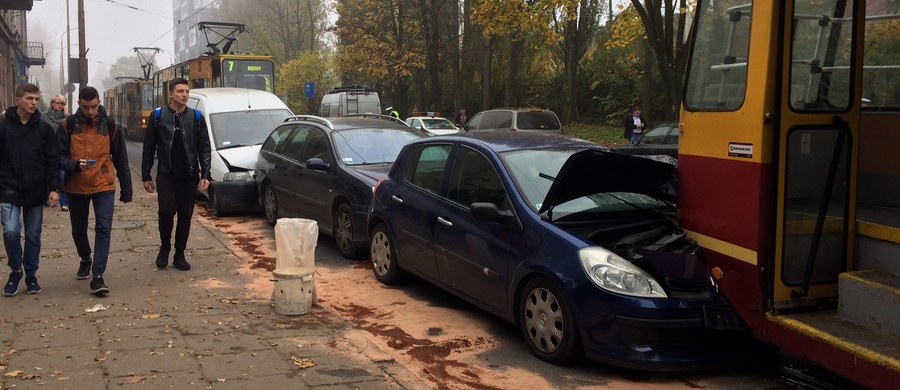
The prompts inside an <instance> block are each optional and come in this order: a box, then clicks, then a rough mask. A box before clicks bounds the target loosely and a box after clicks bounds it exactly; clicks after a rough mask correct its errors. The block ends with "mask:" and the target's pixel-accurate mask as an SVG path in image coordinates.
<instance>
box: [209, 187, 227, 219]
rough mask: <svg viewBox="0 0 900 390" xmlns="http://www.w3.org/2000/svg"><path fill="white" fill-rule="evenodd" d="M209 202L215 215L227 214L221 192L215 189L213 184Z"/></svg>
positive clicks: (210, 188)
mask: <svg viewBox="0 0 900 390" xmlns="http://www.w3.org/2000/svg"><path fill="white" fill-rule="evenodd" d="M209 203H210V206H212V209H213V214H214V215H215V216H217V217H222V216H224V215H225V211H224V210H222V200H221V199H219V193H218V192H216V191H215V190H213V187H212V186H209Z"/></svg>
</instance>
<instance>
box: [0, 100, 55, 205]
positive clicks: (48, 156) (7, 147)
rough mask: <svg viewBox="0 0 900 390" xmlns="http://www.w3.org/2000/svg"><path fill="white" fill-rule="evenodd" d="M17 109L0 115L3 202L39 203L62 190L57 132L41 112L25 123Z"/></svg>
mask: <svg viewBox="0 0 900 390" xmlns="http://www.w3.org/2000/svg"><path fill="white" fill-rule="evenodd" d="M17 108H18V107H15V106H13V107H10V108H8V109H7V110H6V113H5V114H4V115H3V118H0V203H12V204H14V205H17V206H22V207H31V206H39V205H43V204H44V203H47V196H48V195H50V191H59V155H58V154H57V149H56V133H55V132H54V129H53V128H52V127H51V126H50V124H49V123H47V122H45V121H44V120H42V119H41V113H40V112H39V111H35V112H34V114H31V118H29V119H28V123H27V124H24V125H23V124H22V120H21V119H19V114H18V113H17V112H16V109H17Z"/></svg>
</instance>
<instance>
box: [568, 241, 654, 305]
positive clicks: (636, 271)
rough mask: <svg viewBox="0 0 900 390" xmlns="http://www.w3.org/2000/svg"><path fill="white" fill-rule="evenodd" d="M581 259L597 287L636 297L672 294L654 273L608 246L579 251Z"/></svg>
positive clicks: (586, 271) (585, 270)
mask: <svg viewBox="0 0 900 390" xmlns="http://www.w3.org/2000/svg"><path fill="white" fill-rule="evenodd" d="M578 258H579V259H580V260H581V267H582V268H583V269H584V272H585V273H586V274H587V275H588V278H590V279H591V281H592V282H593V283H594V284H595V285H596V286H597V287H600V288H602V289H604V290H607V291H611V292H614V293H619V294H625V295H633V296H636V297H645V298H666V297H668V295H666V292H665V291H663V289H662V286H660V285H659V283H658V282H657V281H656V279H654V278H653V277H652V276H650V274H648V273H647V272H646V271H644V270H642V269H640V268H638V267H637V266H636V265H634V264H632V263H631V262H630V261H628V260H625V259H623V258H621V257H619V255H616V254H615V253H613V252H610V251H608V250H606V249H604V248H601V247H588V248H583V249H581V250H579V251H578Z"/></svg>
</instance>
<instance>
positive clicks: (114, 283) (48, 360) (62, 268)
mask: <svg viewBox="0 0 900 390" xmlns="http://www.w3.org/2000/svg"><path fill="white" fill-rule="evenodd" d="M132 171H134V169H132ZM132 175H133V179H134V183H133V184H134V189H135V193H134V202H132V203H129V204H122V203H120V202H116V212H115V220H114V222H113V232H112V246H111V248H110V259H109V265H108V268H107V273H106V275H104V277H105V279H106V284H107V285H108V286H109V288H110V294H109V295H108V296H106V297H95V296H94V295H91V294H90V291H89V288H88V282H89V281H88V280H76V279H75V271H76V269H77V268H78V257H77V255H76V253H75V248H74V245H73V244H72V238H71V235H70V234H71V233H70V232H71V231H70V229H69V216H68V213H66V212H63V211H61V210H60V209H59V208H52V209H45V213H44V231H43V233H44V234H43V242H42V244H43V246H42V249H41V268H40V270H39V271H38V278H39V281H40V284H41V288H42V289H43V292H42V293H40V294H36V295H30V294H26V293H25V284H24V282H23V283H22V284H21V285H20V287H19V293H18V294H17V295H16V296H15V297H0V305H2V306H0V308H2V312H3V316H2V318H3V319H2V320H0V336H2V340H3V345H2V349H0V372H2V373H4V375H3V376H2V377H0V388H3V389H6V388H12V387H15V388H17V389H30V388H39V387H40V388H52V389H113V388H128V389H159V388H177V389H216V390H218V389H247V388H248V385H253V386H254V387H255V388H263V389H272V390H274V389H288V388H290V389H303V388H320V387H326V386H327V387H331V386H336V387H337V388H346V389H354V388H364V389H424V388H428V387H429V386H428V385H427V384H426V382H423V381H422V380H420V379H419V378H417V377H416V376H415V375H414V374H413V373H412V372H410V371H408V370H407V369H406V368H405V367H403V366H402V365H400V364H399V363H397V362H395V361H394V360H393V359H392V358H391V357H390V356H389V355H388V354H386V353H384V352H383V351H381V350H380V349H379V348H378V347H377V346H376V345H375V344H373V343H371V342H369V341H368V340H369V337H371V336H370V335H368V334H367V333H365V332H364V331H362V330H359V329H356V328H354V327H353V325H352V324H350V323H348V322H346V321H344V320H343V319H341V318H340V317H338V316H337V315H335V314H333V313H331V312H329V311H327V310H325V309H323V308H321V307H319V306H313V311H312V312H311V313H309V314H306V315H303V316H295V317H287V316H282V315H279V314H276V313H275V312H274V310H273V308H272V306H271V304H270V301H271V299H270V298H271V297H268V296H260V295H261V294H258V293H254V292H253V290H252V289H251V288H250V286H251V285H252V284H253V283H254V282H256V283H259V282H260V280H259V278H260V277H265V275H252V274H248V273H246V272H244V271H242V269H246V267H243V268H242V266H244V265H245V264H244V261H243V260H242V259H240V258H239V257H237V256H236V255H235V254H234V253H233V252H232V251H231V250H230V249H229V246H228V245H229V238H228V237H226V236H225V235H223V234H222V233H220V232H219V231H218V229H216V227H215V226H212V224H211V223H208V222H203V223H201V221H199V220H200V219H198V218H196V213H195V220H194V224H193V227H192V229H191V238H190V242H189V244H188V253H187V255H188V256H187V257H188V260H189V261H190V263H191V265H192V267H193V269H192V270H191V271H188V272H182V271H178V270H175V269H173V268H172V267H171V265H170V266H169V267H168V268H166V269H165V270H157V269H156V267H155V265H154V260H155V258H156V251H157V249H158V242H159V240H158V231H157V223H156V218H157V217H156V209H157V208H156V198H154V197H151V196H150V195H149V194H147V193H146V192H144V190H143V188H142V187H141V185H140V183H139V181H138V180H139V178H140V175H139V174H134V173H133V174H132ZM117 197H118V195H117ZM91 218H92V220H91V223H90V226H91V236H93V211H92V212H91ZM91 244H92V245H93V238H92V239H91ZM0 262H2V267H0V269H2V272H0V278H2V282H3V283H5V281H6V278H7V276H8V274H9V268H8V267H7V266H6V253H5V251H0ZM91 309H92V310H91Z"/></svg>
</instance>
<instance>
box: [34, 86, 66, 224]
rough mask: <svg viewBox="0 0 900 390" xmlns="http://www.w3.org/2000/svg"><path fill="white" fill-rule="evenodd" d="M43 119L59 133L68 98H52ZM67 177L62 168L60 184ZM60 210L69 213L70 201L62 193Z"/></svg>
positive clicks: (60, 195) (59, 96) (42, 116)
mask: <svg viewBox="0 0 900 390" xmlns="http://www.w3.org/2000/svg"><path fill="white" fill-rule="evenodd" d="M41 118H42V119H43V120H45V121H47V123H49V124H50V126H52V127H53V131H59V122H61V121H62V120H63V119H65V118H66V97H65V96H63V95H56V96H54V97H52V98H50V108H49V109H48V110H47V112H45V113H44V115H41ZM65 176H66V171H65V170H64V169H62V167H60V170H59V181H60V183H62V182H65ZM59 208H60V210H62V211H69V199H68V197H67V196H66V193H65V192H60V194H59Z"/></svg>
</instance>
